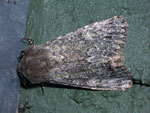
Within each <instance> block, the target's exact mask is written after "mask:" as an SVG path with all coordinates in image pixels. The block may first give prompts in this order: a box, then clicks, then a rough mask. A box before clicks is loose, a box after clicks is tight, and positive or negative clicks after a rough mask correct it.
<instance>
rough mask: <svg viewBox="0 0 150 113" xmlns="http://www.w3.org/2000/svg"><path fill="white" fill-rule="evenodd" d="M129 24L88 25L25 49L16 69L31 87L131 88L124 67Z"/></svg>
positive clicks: (121, 21)
mask: <svg viewBox="0 0 150 113" xmlns="http://www.w3.org/2000/svg"><path fill="white" fill-rule="evenodd" d="M126 27H127V22H126V21H125V19H124V18H123V17H122V16H115V17H113V18H110V19H106V20H104V21H100V22H95V23H92V24H89V25H86V26H84V27H82V28H80V29H77V30H76V31H74V32H70V33H68V34H66V35H63V36H59V37H57V38H56V39H54V40H50V41H47V42H46V43H44V44H42V45H31V46H28V47H26V48H25V49H24V50H23V52H22V54H21V56H20V60H19V63H18V66H17V71H18V73H19V76H20V77H23V78H26V79H27V80H29V82H30V83H31V84H41V83H45V82H46V83H53V84H60V85H67V86H73V87H80V88H87V89H92V90H125V89H127V88H130V87H131V86H132V77H131V75H130V72H129V70H128V69H127V68H126V67H125V66H124V65H123V64H122V61H123V59H124V56H123V53H122V50H123V46H124V44H125V38H126V35H127V33H126Z"/></svg>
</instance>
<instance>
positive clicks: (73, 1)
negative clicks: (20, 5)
mask: <svg viewBox="0 0 150 113" xmlns="http://www.w3.org/2000/svg"><path fill="white" fill-rule="evenodd" d="M115 15H122V16H124V17H125V18H126V20H127V22H128V24H129V26H128V36H127V40H126V46H125V48H124V54H125V61H124V64H125V65H126V66H127V67H129V68H130V70H131V74H132V76H133V78H134V79H135V80H136V83H137V84H133V87H132V88H131V89H129V90H127V91H124V92H121V91H88V90H79V89H78V90H77V89H67V88H54V87H45V95H44V96H42V95H41V90H40V87H36V88H31V89H27V90H25V89H22V90H21V92H20V94H21V96H20V102H21V103H23V101H24V100H25V97H27V98H28V100H29V103H30V105H32V106H33V107H32V108H31V109H29V110H27V113H150V86H148V85H150V1H149V0H31V2H30V6H29V10H28V21H27V31H26V35H27V36H28V37H30V38H32V39H34V40H35V43H36V44H41V43H44V42H46V41H47V40H50V39H53V38H55V37H58V36H60V35H63V34H65V33H68V32H71V31H74V30H76V29H78V28H80V27H82V26H84V25H87V24H90V23H93V22H96V21H100V20H104V19H107V18H110V17H113V16H115ZM138 83H139V84H138ZM142 84H143V85H142Z"/></svg>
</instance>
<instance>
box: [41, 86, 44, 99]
mask: <svg viewBox="0 0 150 113" xmlns="http://www.w3.org/2000/svg"><path fill="white" fill-rule="evenodd" d="M41 91H42V95H43V96H44V83H42V84H41Z"/></svg>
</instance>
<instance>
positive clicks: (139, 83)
mask: <svg viewBox="0 0 150 113" xmlns="http://www.w3.org/2000/svg"><path fill="white" fill-rule="evenodd" d="M133 85H140V86H145V87H150V84H145V83H142V80H137V79H133Z"/></svg>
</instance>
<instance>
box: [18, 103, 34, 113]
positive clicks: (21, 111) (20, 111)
mask: <svg viewBox="0 0 150 113" xmlns="http://www.w3.org/2000/svg"><path fill="white" fill-rule="evenodd" d="M31 107H32V106H31V105H29V102H28V101H27V100H25V102H24V104H20V105H19V106H18V113H25V110H26V109H31Z"/></svg>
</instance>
